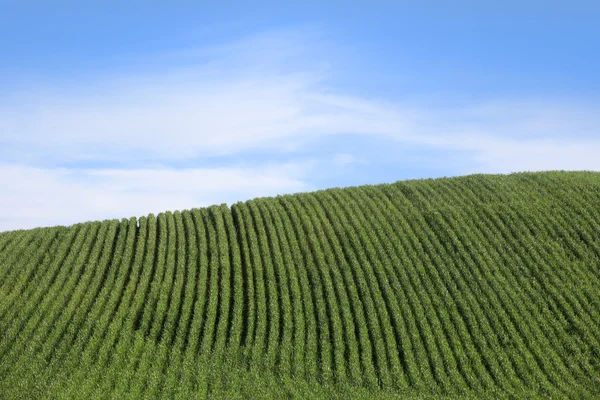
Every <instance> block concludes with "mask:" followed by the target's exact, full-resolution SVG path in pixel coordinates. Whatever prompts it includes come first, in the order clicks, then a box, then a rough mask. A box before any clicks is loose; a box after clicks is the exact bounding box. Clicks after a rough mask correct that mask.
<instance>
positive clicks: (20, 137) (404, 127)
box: [0, 30, 600, 230]
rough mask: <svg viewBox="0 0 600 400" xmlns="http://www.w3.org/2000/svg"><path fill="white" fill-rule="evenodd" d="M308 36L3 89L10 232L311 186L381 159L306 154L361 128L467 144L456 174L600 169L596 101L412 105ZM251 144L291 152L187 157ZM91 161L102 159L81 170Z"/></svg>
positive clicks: (0, 125) (376, 134)
mask: <svg viewBox="0 0 600 400" xmlns="http://www.w3.org/2000/svg"><path fill="white" fill-rule="evenodd" d="M306 33H307V32H306V31H302V30H301V31H293V30H292V31H286V32H275V33H266V34H261V35H256V36H253V37H250V38H245V39H243V40H240V41H236V42H234V43H226V44H224V45H222V46H214V47H211V48H207V49H200V50H192V51H181V52H173V53H172V54H170V55H167V56H164V55H163V56H158V57H156V58H155V59H154V61H151V60H152V59H149V62H148V66H147V68H145V67H140V66H138V67H136V68H134V69H133V70H131V69H130V70H129V71H127V70H124V71H123V72H121V73H120V74H117V75H116V76H115V75H113V74H111V75H108V76H101V75H97V76H88V77H78V79H77V81H73V82H71V81H64V80H63V81H62V82H61V83H57V82H54V83H53V81H52V80H48V81H46V82H41V84H40V85H39V87H38V86H36V85H31V86H30V87H29V88H28V89H27V90H26V91H21V92H14V93H9V94H7V95H6V96H5V97H4V99H3V100H1V101H0V163H3V164H2V165H1V166H0V184H1V185H2V189H0V209H1V210H4V211H2V212H0V221H4V222H0V230H2V229H9V228H18V227H31V226H36V225H46V224H54V223H67V222H76V221H79V220H87V219H95V218H106V217H122V216H128V215H142V214H145V213H148V212H159V211H162V210H167V209H181V208H191V207H197V206H201V205H208V204H212V203H221V202H228V201H233V200H242V199H245V198H251V197H255V196H260V195H270V194H277V193H284V192H294V191H298V190H306V189H309V188H311V187H312V186H313V184H312V179H311V175H310V174H308V171H311V172H315V171H318V169H319V168H328V166H329V165H335V166H337V167H340V168H343V167H346V166H349V165H351V164H353V161H355V160H357V159H360V160H361V161H365V160H367V161H368V160H369V158H370V156H371V155H369V154H362V153H361V150H360V149H357V150H356V154H351V153H348V152H340V151H334V152H333V153H332V154H327V155H322V154H312V155H310V156H309V157H308V158H309V159H317V158H319V157H321V156H323V157H325V158H326V159H327V160H328V161H326V162H316V163H313V164H310V163H309V164H304V163H298V162H297V158H298V157H297V154H298V151H299V149H303V148H305V147H307V146H308V145H309V144H313V145H314V144H315V143H319V141H322V140H324V139H325V138H329V140H331V139H332V138H333V140H335V138H339V140H349V139H348V138H351V137H352V135H360V136H362V137H368V138H371V139H372V140H373V141H374V142H376V141H378V140H380V141H381V142H382V143H385V142H387V141H389V140H393V141H396V142H397V143H406V144H407V145H417V146H420V147H421V148H430V149H432V151H433V150H435V151H436V152H438V153H439V152H440V151H441V152H444V151H445V152H448V153H451V152H462V153H463V154H464V155H465V157H466V158H468V159H466V160H465V162H464V168H463V169H462V170H461V171H460V173H466V172H510V171H519V170H547V169H588V170H600V157H598V156H597V155H598V154H600V128H599V127H600V113H597V112H596V111H597V109H598V107H596V106H595V104H594V101H588V102H585V103H577V102H575V101H572V100H566V99H535V98H529V99H527V98H517V99H514V98H513V99H506V98H503V99H496V98H479V99H476V100H473V101H472V102H471V103H468V104H465V103H464V102H463V103H462V104H453V103H451V102H450V100H449V101H448V102H446V103H445V104H441V103H440V102H439V101H437V102H436V103H435V104H434V103H433V102H432V103H425V102H423V101H410V97H411V96H410V94H406V95H405V96H404V97H405V98H406V99H407V100H406V101H404V102H402V103H398V102H392V101H388V100H386V99H378V98H371V97H367V96H359V95H356V94H354V95H351V94H348V93H345V92H344V90H343V89H341V88H338V87H336V86H335V85H334V84H333V83H332V80H331V79H329V78H330V77H331V76H332V75H334V74H336V73H337V70H336V66H335V62H336V55H335V47H332V46H331V45H330V44H328V43H327V42H326V41H324V40H322V38H319V37H318V36H317V35H310V34H306ZM418 95H419V98H420V99H423V98H426V96H424V95H423V94H418ZM382 146H383V144H382ZM255 151H261V152H263V153H267V154H275V155H278V160H280V161H278V162H277V163H275V164H270V165H265V161H264V160H262V161H261V160H255V162H254V163H253V164H250V165H239V163H236V164H235V165H229V166H226V167H223V166H222V165H220V166H218V167H217V166H216V165H213V166H211V165H202V168H198V167H197V166H193V165H192V166H187V167H186V169H177V168H176V167H175V165H180V163H181V162H182V161H185V160H198V159H202V158H215V157H219V156H228V157H229V158H230V159H231V158H232V157H233V159H235V157H237V156H239V157H242V156H245V155H248V154H251V153H252V152H255ZM305 158H306V157H305ZM282 159H283V161H281V160H282ZM293 160H296V161H293ZM90 162H91V163H92V164H93V163H94V162H99V163H101V164H102V165H103V167H102V168H98V167H94V168H93V169H82V168H76V167H73V165H78V163H79V164H81V165H83V164H86V163H90ZM66 165H70V167H69V168H64V167H65V166H66ZM361 165H368V162H361ZM444 174H446V175H451V174H453V171H446V172H445V173H444ZM335 185H336V183H335V182H331V186H335Z"/></svg>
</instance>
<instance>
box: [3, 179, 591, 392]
mask: <svg viewBox="0 0 600 400" xmlns="http://www.w3.org/2000/svg"><path fill="white" fill-rule="evenodd" d="M265 397H271V398H415V399H426V398H449V399H450V398H473V399H479V398H550V397H552V398H599V397H600V174H599V173H592V172H548V173H522V174H512V175H507V176H498V175H473V176H467V177H462V178H452V179H446V178H445V179H436V180H418V181H407V182H398V183H394V184H389V185H377V186H363V187H353V188H347V189H330V190H325V191H319V192H314V193H305V194H296V195H290V196H279V197H276V198H262V199H256V200H251V201H247V202H245V203H237V204H234V205H233V206H232V207H231V208H229V207H227V206H225V205H221V206H213V207H208V208H204V209H195V210H191V211H183V212H175V213H170V212H167V213H163V214H159V215H158V216H154V215H150V216H148V217H143V218H140V219H135V218H132V219H129V220H125V219H124V220H122V221H104V222H91V223H84V224H78V225H74V226H71V227H55V228H40V229H34V230H28V231H14V232H7V233H2V234H0V398H2V399H12V398H15V399H17V398H31V399H37V398H86V399H87V398H92V399H93V398H116V399H126V398H181V399H188V398H228V399H229V398H265Z"/></svg>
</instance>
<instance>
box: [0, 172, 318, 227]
mask: <svg viewBox="0 0 600 400" xmlns="http://www.w3.org/2000/svg"><path fill="white" fill-rule="evenodd" d="M310 170H311V164H310V163H305V164H293V163H286V164H280V165H266V166H263V167H259V168H193V169H178V170H175V169H168V168H163V169H127V170H121V169H102V170H96V169H85V170H74V169H65V168H56V169H52V168H50V169H47V168H45V169H42V168H34V167H24V166H15V165H0V210H2V214H0V231H4V230H10V229H18V228H33V227H36V226H51V225H57V224H71V223H76V222H82V221H87V220H95V219H105V218H125V217H130V216H141V215H146V214H149V213H159V212H162V211H166V210H183V209H190V208H196V207H202V206H209V205H212V204H221V203H229V204H231V203H233V202H235V201H241V200H246V199H249V198H254V197H259V196H274V195H277V194H281V193H289V192H298V191H306V190H309V189H311V187H310V186H309V185H307V184H306V183H305V179H306V175H307V174H308V173H309V172H310Z"/></svg>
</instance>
